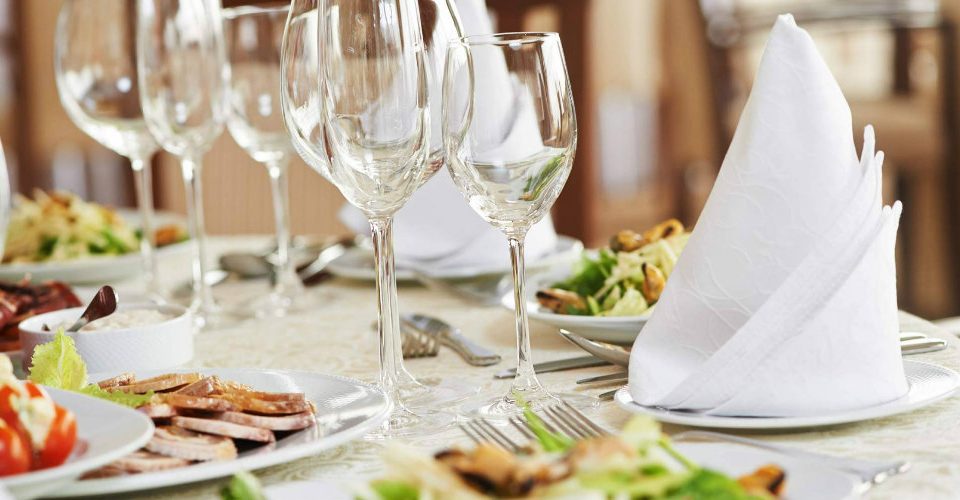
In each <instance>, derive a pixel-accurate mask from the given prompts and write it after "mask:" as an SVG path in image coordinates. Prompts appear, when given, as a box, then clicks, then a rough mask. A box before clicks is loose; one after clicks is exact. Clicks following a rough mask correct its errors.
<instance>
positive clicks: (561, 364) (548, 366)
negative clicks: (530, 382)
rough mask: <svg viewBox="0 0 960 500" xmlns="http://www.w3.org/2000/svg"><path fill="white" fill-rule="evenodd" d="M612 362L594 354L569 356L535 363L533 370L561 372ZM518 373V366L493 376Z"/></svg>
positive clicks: (499, 377)
mask: <svg viewBox="0 0 960 500" xmlns="http://www.w3.org/2000/svg"><path fill="white" fill-rule="evenodd" d="M609 364H610V363H609V362H607V361H604V360H602V359H600V358H595V357H593V356H581V357H577V358H567V359H557V360H554V361H546V362H543V363H535V364H534V365H533V371H535V372H537V373H550V372H559V371H563V370H574V369H577V368H590V367H593V366H606V365H609ZM516 374H517V369H516V368H511V369H509V370H504V371H502V372H500V373H497V374H496V375H494V376H493V378H497V379H503V378H513V377H514V376H516Z"/></svg>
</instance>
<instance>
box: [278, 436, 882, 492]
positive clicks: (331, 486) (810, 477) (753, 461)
mask: <svg viewBox="0 0 960 500" xmlns="http://www.w3.org/2000/svg"><path fill="white" fill-rule="evenodd" d="M674 447H675V448H676V449H677V450H678V451H679V452H680V453H683V454H684V455H685V456H686V457H687V458H689V459H691V460H693V461H694V462H696V463H698V464H700V465H702V466H704V467H706V468H709V469H713V470H716V471H718V472H722V473H724V474H727V475H729V476H731V477H737V476H740V475H743V474H747V473H749V472H751V471H753V470H756V469H757V468H759V467H761V466H764V465H766V464H771V463H772V464H777V466H779V467H780V468H782V469H783V470H784V471H785V472H786V477H787V482H786V488H785V489H784V493H783V498H819V499H823V500H840V499H848V498H857V497H859V495H860V493H861V490H862V488H863V487H862V485H861V484H860V481H859V479H858V478H856V477H854V476H853V475H850V474H848V473H846V472H843V471H840V470H838V469H834V468H831V467H828V466H825V465H821V464H819V463H817V462H813V461H810V460H804V459H801V458H793V457H789V456H786V455H783V454H781V453H777V452H775V451H770V450H764V449H760V448H754V447H750V446H744V445H739V444H732V443H703V442H684V441H676V442H674ZM350 488H351V485H349V484H345V483H342V482H337V481H332V480H314V481H292V482H288V483H280V484H275V485H270V486H267V487H266V488H264V493H265V495H266V497H267V498H268V499H270V500H312V499H314V498H325V499H330V500H340V499H343V500H349V499H352V498H355V496H354V494H353V493H352V492H351V490H350ZM571 498H572V497H571Z"/></svg>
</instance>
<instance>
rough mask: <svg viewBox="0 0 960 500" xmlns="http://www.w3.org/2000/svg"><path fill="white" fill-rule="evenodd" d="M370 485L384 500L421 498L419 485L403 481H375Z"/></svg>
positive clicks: (414, 499) (413, 499)
mask: <svg viewBox="0 0 960 500" xmlns="http://www.w3.org/2000/svg"><path fill="white" fill-rule="evenodd" d="M370 486H371V487H372V488H373V491H375V492H377V495H379V496H380V498H381V499H382V500H418V499H419V498H420V491H419V490H418V489H417V487H416V486H413V485H411V484H408V483H405V482H403V481H388V480H381V481H374V482H373V483H371V484H370Z"/></svg>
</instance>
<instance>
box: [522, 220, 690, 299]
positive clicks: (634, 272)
mask: <svg viewBox="0 0 960 500" xmlns="http://www.w3.org/2000/svg"><path fill="white" fill-rule="evenodd" d="M689 236H690V233H688V232H686V231H685V230H684V227H683V224H681V223H680V221H678V220H676V219H670V220H667V221H665V222H662V223H660V224H658V225H656V226H654V227H653V228H651V229H649V230H647V231H644V232H643V233H635V232H633V231H620V232H619V233H617V234H616V235H615V236H614V237H613V238H612V239H611V241H610V246H609V247H607V248H601V249H600V250H598V251H597V252H596V253H593V252H587V253H584V255H583V257H582V258H581V259H580V261H579V262H578V263H577V264H576V265H575V266H574V269H573V272H572V273H571V275H570V276H569V277H568V278H567V279H565V280H563V281H560V282H557V283H553V284H552V285H551V286H550V288H546V289H543V290H539V291H538V292H537V301H538V302H539V303H540V305H541V306H543V307H545V308H547V309H550V310H551V311H553V312H555V313H557V314H572V315H579V316H636V315H640V314H645V313H647V312H649V311H650V309H651V308H652V307H653V305H654V304H655V303H656V302H657V300H659V298H660V294H661V293H662V292H663V288H664V286H665V285H666V281H667V278H669V277H670V274H671V273H672V272H673V268H674V265H676V263H677V259H678V258H679V256H680V252H681V251H682V250H683V247H684V246H685V245H686V243H687V238H689Z"/></svg>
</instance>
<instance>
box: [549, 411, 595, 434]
mask: <svg viewBox="0 0 960 500" xmlns="http://www.w3.org/2000/svg"><path fill="white" fill-rule="evenodd" d="M544 411H545V412H546V413H547V414H549V415H550V417H551V418H553V420H554V421H555V422H557V424H558V425H562V426H563V427H564V428H566V429H568V434H569V435H570V436H572V437H574V438H576V439H586V438H590V437H594V433H593V432H591V431H590V429H588V428H586V427H585V426H583V425H582V424H580V422H578V421H576V420H574V419H573V418H571V417H570V416H569V415H567V414H566V413H565V412H564V411H563V410H561V409H560V405H551V406H548V407H546V408H544Z"/></svg>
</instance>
